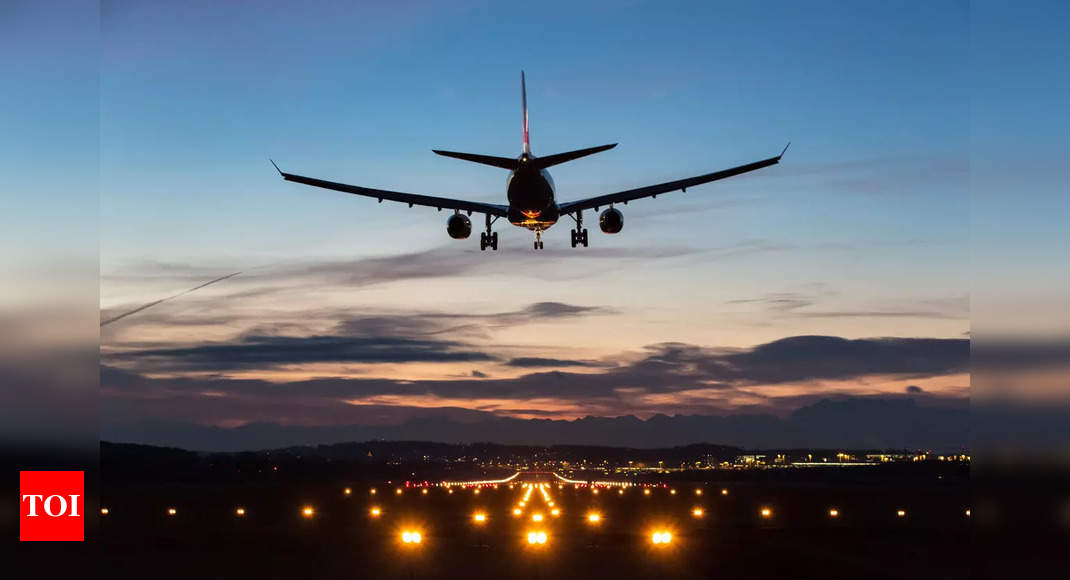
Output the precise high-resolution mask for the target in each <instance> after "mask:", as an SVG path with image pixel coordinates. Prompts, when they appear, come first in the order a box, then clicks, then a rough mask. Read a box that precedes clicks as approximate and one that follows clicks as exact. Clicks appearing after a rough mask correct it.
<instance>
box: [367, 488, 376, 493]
mask: <svg viewBox="0 0 1070 580" xmlns="http://www.w3.org/2000/svg"><path fill="white" fill-rule="evenodd" d="M368 493H369V494H371V495H375V493H376V491H375V488H374V487H373V488H371V489H369V490H368Z"/></svg>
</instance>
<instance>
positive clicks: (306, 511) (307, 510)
mask: <svg viewBox="0 0 1070 580" xmlns="http://www.w3.org/2000/svg"><path fill="white" fill-rule="evenodd" d="M315 514H316V510H314V509H312V507H311V506H305V508H304V509H302V510H301V515H303V516H305V517H306V518H310V517H312V516H313V515H315Z"/></svg>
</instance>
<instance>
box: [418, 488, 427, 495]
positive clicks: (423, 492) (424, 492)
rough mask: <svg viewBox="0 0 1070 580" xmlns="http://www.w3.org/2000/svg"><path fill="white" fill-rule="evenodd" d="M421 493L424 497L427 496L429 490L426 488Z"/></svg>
mask: <svg viewBox="0 0 1070 580" xmlns="http://www.w3.org/2000/svg"><path fill="white" fill-rule="evenodd" d="M420 493H422V494H424V495H427V488H426V487H425V488H423V489H421V490H420Z"/></svg>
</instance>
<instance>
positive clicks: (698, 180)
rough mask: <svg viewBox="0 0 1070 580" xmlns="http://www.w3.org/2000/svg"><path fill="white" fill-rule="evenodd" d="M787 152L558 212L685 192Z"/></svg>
mask: <svg viewBox="0 0 1070 580" xmlns="http://www.w3.org/2000/svg"><path fill="white" fill-rule="evenodd" d="M788 145H791V143H788ZM787 150H788V148H787V147H786V146H785V147H784V150H783V151H781V152H780V155H777V156H776V157H770V158H769V159H763V160H761V161H755V162H754V163H748V164H746V165H740V166H738V167H732V168H730V169H722V170H721V171H714V172H713V173H707V174H705V175H698V176H695V177H688V178H686V179H678V180H676V181H669V182H667V183H659V184H657V185H648V186H646V187H640V188H637V189H629V190H627V191H618V192H617V193H608V194H606V195H600V196H598V197H589V198H587V199H581V200H577V201H570V202H568V203H563V204H561V205H560V206H559V210H560V211H561V213H562V214H567V213H572V212H575V211H579V210H582V209H595V210H597V209H598V208H599V207H601V206H603V205H609V204H611V203H624V204H627V203H628V202H629V201H632V200H633V199H640V198H644V197H655V196H658V195H661V194H663V193H669V192H671V191H676V190H682V191H686V190H687V188H689V187H694V186H696V185H701V184H703V183H709V182H711V181H717V180H718V179H725V178H727V177H732V176H735V175H739V174H741V173H747V172H749V171H755V170H758V169H761V168H763V167H769V166H770V165H776V164H777V163H780V158H781V157H783V156H784V152H785V151H787Z"/></svg>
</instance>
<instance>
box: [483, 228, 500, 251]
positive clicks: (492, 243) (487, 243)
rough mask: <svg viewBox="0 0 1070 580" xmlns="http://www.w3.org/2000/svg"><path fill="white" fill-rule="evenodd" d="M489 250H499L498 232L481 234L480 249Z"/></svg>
mask: <svg viewBox="0 0 1070 580" xmlns="http://www.w3.org/2000/svg"><path fill="white" fill-rule="evenodd" d="M487 248H490V249H492V250H495V251H497V250H498V232H494V233H486V232H484V233H481V234H479V249H480V251H486V249H487Z"/></svg>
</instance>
